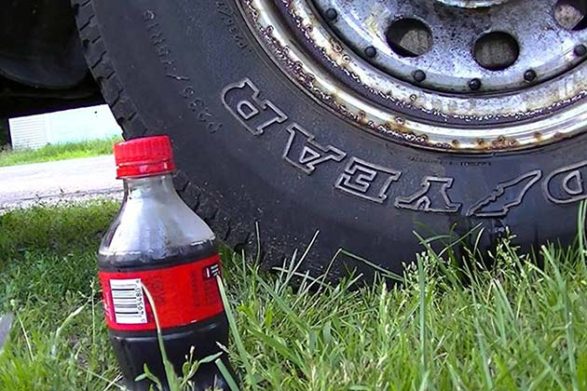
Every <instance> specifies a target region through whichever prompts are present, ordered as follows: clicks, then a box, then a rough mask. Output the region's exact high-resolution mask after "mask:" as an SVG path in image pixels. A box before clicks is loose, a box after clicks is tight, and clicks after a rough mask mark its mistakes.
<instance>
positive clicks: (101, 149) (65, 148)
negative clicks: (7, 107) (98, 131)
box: [0, 137, 122, 167]
mask: <svg viewBox="0 0 587 391" xmlns="http://www.w3.org/2000/svg"><path fill="white" fill-rule="evenodd" d="M121 140H122V138H120V137H113V138H108V139H102V140H92V141H83V142H79V143H68V144H54V145H46V146H44V147H41V148H39V149H35V150H33V149H25V150H20V151H13V150H0V167H5V166H16V165H19V164H27V163H40V162H48V161H53V160H66V159H76V158H83V157H91V156H98V155H107V154H110V153H112V145H114V143H117V142H119V141H121Z"/></svg>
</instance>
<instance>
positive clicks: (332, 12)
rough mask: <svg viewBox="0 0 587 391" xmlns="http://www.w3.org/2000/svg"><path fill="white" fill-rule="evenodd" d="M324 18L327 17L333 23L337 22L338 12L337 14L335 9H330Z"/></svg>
mask: <svg viewBox="0 0 587 391" xmlns="http://www.w3.org/2000/svg"><path fill="white" fill-rule="evenodd" d="M324 16H325V17H326V19H328V20H329V21H331V22H332V21H333V20H336V18H338V12H336V10H335V9H334V8H328V9H327V10H326V12H325V13H324Z"/></svg>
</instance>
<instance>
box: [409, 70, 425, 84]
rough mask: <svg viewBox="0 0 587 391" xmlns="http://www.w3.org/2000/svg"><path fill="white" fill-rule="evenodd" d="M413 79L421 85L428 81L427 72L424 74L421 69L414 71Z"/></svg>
mask: <svg viewBox="0 0 587 391" xmlns="http://www.w3.org/2000/svg"><path fill="white" fill-rule="evenodd" d="M412 77H413V78H414V80H415V81H417V82H418V83H421V82H423V81H424V80H426V72H424V71H423V70H421V69H418V70H417V71H414V73H413V74H412Z"/></svg>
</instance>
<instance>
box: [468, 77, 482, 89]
mask: <svg viewBox="0 0 587 391" xmlns="http://www.w3.org/2000/svg"><path fill="white" fill-rule="evenodd" d="M481 84H482V83H481V80H479V79H472V80H469V88H470V89H471V90H472V91H477V90H479V89H480V88H481Z"/></svg>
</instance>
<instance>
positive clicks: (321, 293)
mask: <svg viewBox="0 0 587 391" xmlns="http://www.w3.org/2000/svg"><path fill="white" fill-rule="evenodd" d="M116 209H117V206H116V205H115V204H113V203H111V202H98V203H92V204H89V205H86V206H67V207H53V208H36V209H31V210H27V211H13V212H10V213H9V214H7V215H4V216H3V217H1V218H0V254H1V260H0V312H3V311H12V312H14V313H15V314H16V321H15V326H14V328H13V331H12V334H11V337H10V339H9V341H8V344H7V346H6V347H5V349H4V351H3V352H2V353H0V389H1V390H74V389H79V390H81V389H83V390H105V389H117V386H116V384H115V382H116V381H118V379H119V378H118V376H119V374H118V370H117V367H116V363H115V360H114V357H113V355H112V352H111V350H110V347H109V345H108V341H107V334H106V330H105V327H104V325H103V321H102V312H101V306H100V304H99V291H98V288H97V284H96V278H95V275H96V266H95V258H94V254H95V250H96V246H97V244H98V241H99V237H100V235H101V234H102V233H103V232H104V229H105V228H106V227H107V225H108V222H109V219H110V218H111V217H112V216H113V214H114V213H115V212H116ZM581 226H582V225H581ZM582 243H583V241H579V244H577V245H576V246H575V247H573V248H570V249H564V250H561V249H558V248H556V247H546V248H544V249H543V254H542V258H541V259H543V260H544V265H543V267H541V268H539V267H537V266H535V263H534V262H533V261H532V258H531V257H529V256H526V255H523V254H519V253H518V251H517V250H516V249H515V248H513V247H512V246H511V245H510V244H509V243H508V242H507V241H506V242H504V243H502V244H501V245H500V246H499V247H498V248H497V250H496V251H495V254H494V256H493V266H492V267H491V268H489V267H485V266H482V265H481V264H478V263H475V262H474V261H472V259H473V258H474V257H473V256H472V255H471V257H470V259H468V260H467V262H465V263H463V264H462V265H463V266H461V267H457V266H454V265H453V266H450V265H451V263H452V264H454V263H455V261H456V260H454V259H452V260H450V259H445V260H444V261H443V260H441V257H439V256H438V255H437V254H434V253H432V252H431V251H427V252H425V253H422V254H421V255H420V256H419V257H418V262H417V263H415V265H414V266H413V267H412V268H410V270H409V272H408V273H407V274H406V276H405V281H404V284H403V285H401V286H396V287H394V288H390V287H387V286H386V285H385V284H384V283H382V282H381V281H378V282H376V283H374V284H373V285H372V286H371V287H363V288H359V289H356V288H355V289H350V288H353V285H354V279H353V278H349V279H347V280H346V281H343V282H341V283H340V284H339V285H335V286H327V285H324V284H323V280H321V279H318V280H313V279H311V278H306V279H301V280H300V279H299V278H298V280H297V282H296V284H290V283H289V282H290V281H291V280H292V279H295V278H296V277H295V275H296V274H299V272H298V271H297V269H296V265H297V264H298V262H299V261H300V260H301V259H302V256H298V257H295V259H293V260H290V261H289V262H287V263H286V264H285V265H284V267H283V268H282V270H281V271H278V272H277V273H273V274H270V275H268V274H266V273H264V272H260V271H259V270H258V268H257V267H256V266H254V265H252V264H251V263H250V262H245V261H243V258H242V256H241V255H239V254H231V253H229V252H225V254H224V265H225V280H224V283H225V285H226V286H227V295H228V300H229V302H230V304H231V308H232V310H231V314H232V315H233V316H234V318H235V321H234V323H233V326H235V329H236V331H237V332H236V333H233V335H232V337H233V342H232V344H231V346H230V351H231V359H232V362H233V364H234V366H235V367H236V369H237V371H238V372H239V374H240V377H241V379H242V383H243V389H258V390H304V391H305V390H356V391H359V390H453V389H456V390H515V389H520V390H558V389H574V390H585V389H587V327H586V326H587V324H586V317H587V270H586V267H585V255H586V252H585V249H584V248H583V247H582ZM446 254H450V252H446V253H445V254H443V256H444V257H445V258H446V257H448V255H446ZM464 265H468V266H464ZM316 290H318V292H317V291H316Z"/></svg>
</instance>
